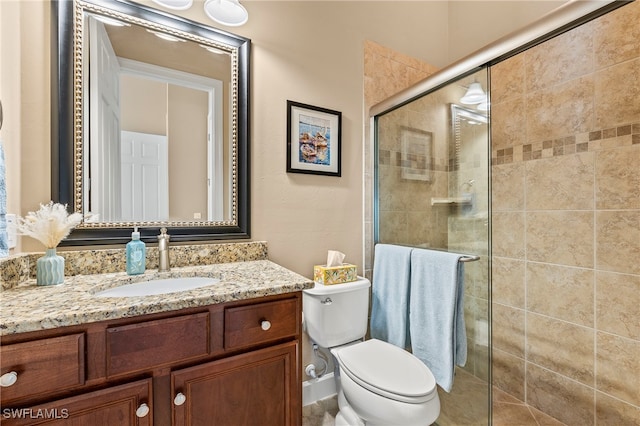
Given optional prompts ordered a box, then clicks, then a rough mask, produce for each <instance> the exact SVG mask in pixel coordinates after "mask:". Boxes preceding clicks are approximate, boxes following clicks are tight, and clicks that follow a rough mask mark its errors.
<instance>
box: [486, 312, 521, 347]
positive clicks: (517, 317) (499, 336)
mask: <svg viewBox="0 0 640 426" xmlns="http://www.w3.org/2000/svg"><path fill="white" fill-rule="evenodd" d="M492 306H493V312H492V316H493V318H492V319H491V321H492V325H493V328H492V330H491V331H492V335H491V342H492V343H493V347H494V348H496V349H500V350H501V351H504V352H507V353H510V354H511V355H515V356H517V357H520V358H524V327H525V325H524V311H523V310H522V309H515V308H511V307H509V306H504V305H500V304H497V303H494V304H493V305H492Z"/></svg>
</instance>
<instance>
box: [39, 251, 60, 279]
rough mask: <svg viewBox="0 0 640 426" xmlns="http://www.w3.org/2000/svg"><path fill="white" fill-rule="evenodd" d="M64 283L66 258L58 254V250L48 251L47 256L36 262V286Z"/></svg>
mask: <svg viewBox="0 0 640 426" xmlns="http://www.w3.org/2000/svg"><path fill="white" fill-rule="evenodd" d="M63 282H64V257H62V256H58V255H57V254H56V249H55V248H51V249H47V251H46V252H45V255H44V256H42V257H40V258H39V259H38V260H37V262H36V284H38V285H53V284H62V283H63Z"/></svg>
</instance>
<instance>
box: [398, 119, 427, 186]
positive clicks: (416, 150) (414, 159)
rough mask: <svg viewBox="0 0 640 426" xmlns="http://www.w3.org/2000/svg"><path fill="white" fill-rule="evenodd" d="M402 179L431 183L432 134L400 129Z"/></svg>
mask: <svg viewBox="0 0 640 426" xmlns="http://www.w3.org/2000/svg"><path fill="white" fill-rule="evenodd" d="M400 132H401V134H400V143H401V148H400V168H401V171H402V172H401V176H402V179H410V180H421V181H425V182H430V181H431V171H432V169H433V168H432V165H431V161H432V155H431V152H432V151H431V150H432V145H433V133H432V132H427V131H426V130H420V129H415V128H412V127H405V126H403V127H401V129H400Z"/></svg>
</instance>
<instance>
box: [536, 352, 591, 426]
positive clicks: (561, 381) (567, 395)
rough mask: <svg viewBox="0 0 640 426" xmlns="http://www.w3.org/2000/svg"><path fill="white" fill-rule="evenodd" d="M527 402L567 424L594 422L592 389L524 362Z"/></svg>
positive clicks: (581, 425) (585, 425) (582, 425)
mask: <svg viewBox="0 0 640 426" xmlns="http://www.w3.org/2000/svg"><path fill="white" fill-rule="evenodd" d="M526 402H527V403H529V404H531V405H533V406H534V407H536V408H537V409H539V410H542V411H544V412H545V413H547V414H549V415H551V416H553V417H555V418H556V419H558V420H560V421H561V422H563V423H566V424H568V425H580V426H587V425H593V424H594V420H593V418H594V411H595V409H594V402H595V401H594V395H593V388H591V387H587V386H585V385H581V384H579V383H578V382H575V381H573V380H570V379H568V378H566V377H564V376H561V375H559V374H556V373H553V372H551V371H549V370H546V369H543V368H540V367H538V366H536V365H533V364H531V363H527V401H526Z"/></svg>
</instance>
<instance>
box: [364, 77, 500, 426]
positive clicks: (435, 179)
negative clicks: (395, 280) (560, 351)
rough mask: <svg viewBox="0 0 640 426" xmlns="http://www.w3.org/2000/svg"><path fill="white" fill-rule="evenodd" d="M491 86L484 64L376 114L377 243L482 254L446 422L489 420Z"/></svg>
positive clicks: (469, 293)
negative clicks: (464, 349)
mask: <svg viewBox="0 0 640 426" xmlns="http://www.w3.org/2000/svg"><path fill="white" fill-rule="evenodd" d="M488 89H489V88H488V70H487V69H486V68H485V69H482V70H480V71H478V72H476V73H474V74H471V75H467V76H464V77H462V78H459V79H457V80H455V81H451V82H449V83H448V84H447V85H445V86H444V87H441V88H439V89H437V90H434V91H431V92H428V93H425V94H423V95H421V96H419V97H418V98H416V99H414V100H413V101H411V102H408V103H406V104H404V105H402V106H400V107H398V108H395V109H393V110H391V111H387V112H384V113H381V114H379V115H377V116H376V117H375V141H376V150H375V155H376V164H375V165H376V169H375V202H374V241H375V242H376V243H387V244H398V245H405V246H412V247H420V248H426V249H434V250H443V251H449V252H455V253H462V254H465V255H468V256H469V257H470V258H471V259H474V260H475V261H470V262H464V286H465V292H464V302H465V303H464V317H465V325H466V332H467V362H466V364H465V365H464V366H462V367H457V369H456V375H455V379H454V384H453V388H452V389H451V391H450V392H445V391H444V390H443V389H441V388H438V393H439V396H440V401H441V412H440V416H439V418H438V420H437V424H438V425H440V426H445V425H456V426H461V425H486V424H489V423H490V418H491V417H490V409H491V407H490V406H491V398H490V395H491V392H490V391H491V385H490V383H491V380H490V348H489V343H490V338H489V335H490V330H489V324H490V321H489V318H490V303H489V298H490V274H489V271H490V265H489V247H490V245H489V236H490V232H489V226H490V221H489V217H490V215H489V208H490V200H489V194H490V192H489V188H490V184H489V183H490V179H489V170H490V155H489V153H490V149H489V116H488V111H487V109H488V108H487V107H488V92H489V90H488ZM474 92H475V93H474ZM474 94H475V98H474V96H473V95H474ZM469 95H471V96H469ZM374 263H375V259H374Z"/></svg>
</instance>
